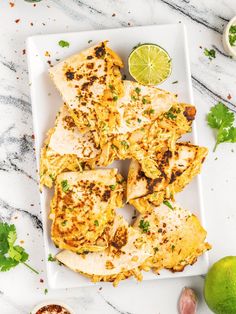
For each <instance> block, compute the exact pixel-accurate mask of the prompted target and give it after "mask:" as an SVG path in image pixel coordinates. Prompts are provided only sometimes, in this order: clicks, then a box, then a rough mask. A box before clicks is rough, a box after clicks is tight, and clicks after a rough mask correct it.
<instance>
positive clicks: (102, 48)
mask: <svg viewBox="0 0 236 314" xmlns="http://www.w3.org/2000/svg"><path fill="white" fill-rule="evenodd" d="M94 50H95V55H96V57H97V58H104V56H105V54H106V49H105V45H104V43H102V44H101V46H99V47H96V48H95V49H94Z"/></svg>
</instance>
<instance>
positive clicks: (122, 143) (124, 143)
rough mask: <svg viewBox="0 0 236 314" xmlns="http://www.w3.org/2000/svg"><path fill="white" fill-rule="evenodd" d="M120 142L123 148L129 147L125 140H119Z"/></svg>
mask: <svg viewBox="0 0 236 314" xmlns="http://www.w3.org/2000/svg"><path fill="white" fill-rule="evenodd" d="M120 143H121V145H122V146H124V148H125V149H128V148H129V144H128V143H127V142H126V141H121V142H120Z"/></svg>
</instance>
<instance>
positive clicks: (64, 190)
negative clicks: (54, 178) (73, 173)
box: [61, 180, 70, 193]
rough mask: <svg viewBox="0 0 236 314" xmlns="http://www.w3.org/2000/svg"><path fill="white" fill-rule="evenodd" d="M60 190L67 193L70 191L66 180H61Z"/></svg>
mask: <svg viewBox="0 0 236 314" xmlns="http://www.w3.org/2000/svg"><path fill="white" fill-rule="evenodd" d="M61 188H62V191H63V192H65V193H67V192H68V191H69V189H70V186H69V184H68V181H67V180H62V181H61Z"/></svg>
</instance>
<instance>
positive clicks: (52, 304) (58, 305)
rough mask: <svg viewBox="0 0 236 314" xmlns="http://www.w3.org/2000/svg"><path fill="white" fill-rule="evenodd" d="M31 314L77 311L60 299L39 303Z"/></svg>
mask: <svg viewBox="0 0 236 314" xmlns="http://www.w3.org/2000/svg"><path fill="white" fill-rule="evenodd" d="M30 313H31V314H75V311H74V310H73V309H72V308H71V307H70V306H69V305H67V304H65V303H63V302H58V301H47V302H43V303H40V304H38V305H37V306H35V308H34V309H33V310H32V311H31V312H30Z"/></svg>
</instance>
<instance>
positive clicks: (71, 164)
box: [40, 104, 101, 188]
mask: <svg viewBox="0 0 236 314" xmlns="http://www.w3.org/2000/svg"><path fill="white" fill-rule="evenodd" d="M100 152H101V151H100V148H99V147H97V145H96V143H95V140H94V134H93V131H88V132H86V133H84V134H82V133H80V132H79V130H78V128H77V126H76V125H75V123H74V120H73V119H72V117H71V116H70V114H69V112H68V110H67V107H66V105H65V104H64V105H63V106H62V107H61V109H60V112H59V113H58V115H57V119H56V123H55V126H54V128H52V129H50V130H49V132H48V136H47V139H46V141H45V143H44V147H43V148H42V150H41V158H40V183H41V186H42V185H46V186H47V187H49V188H50V187H52V185H53V182H54V181H55V179H56V177H57V175H58V174H59V173H61V172H63V171H69V170H71V171H80V170H82V169H84V168H85V167H86V166H87V168H91V167H93V163H94V160H95V159H96V157H97V156H98V155H99V154H100Z"/></svg>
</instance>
